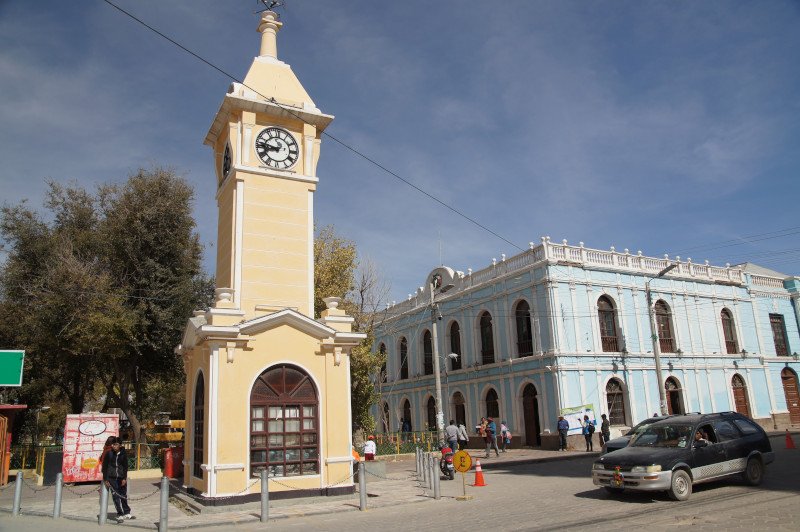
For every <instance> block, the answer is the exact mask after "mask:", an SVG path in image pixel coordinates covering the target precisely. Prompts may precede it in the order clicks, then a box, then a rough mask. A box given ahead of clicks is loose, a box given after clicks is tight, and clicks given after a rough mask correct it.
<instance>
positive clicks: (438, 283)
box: [428, 274, 453, 446]
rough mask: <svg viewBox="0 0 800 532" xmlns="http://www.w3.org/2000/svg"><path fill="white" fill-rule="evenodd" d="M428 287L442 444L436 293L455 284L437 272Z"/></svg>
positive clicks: (437, 421)
mask: <svg viewBox="0 0 800 532" xmlns="http://www.w3.org/2000/svg"><path fill="white" fill-rule="evenodd" d="M428 288H430V291H431V303H430V305H431V335H432V336H433V338H432V341H433V376H434V382H435V384H436V439H437V440H438V442H439V445H440V446H441V445H442V444H444V412H442V377H441V375H440V371H441V370H440V367H439V366H440V365H439V336H438V332H437V324H438V322H439V321H440V320H441V319H442V315H441V313H439V308H438V306H437V305H436V301H435V298H434V295H435V293H436V290H437V289H438V290H439V292H441V293H444V292H446V291H448V290H450V289H451V288H453V285H452V284H448V285H447V286H442V276H441V275H440V274H436V275H434V276H433V277H432V278H431V282H430V284H429V285H428Z"/></svg>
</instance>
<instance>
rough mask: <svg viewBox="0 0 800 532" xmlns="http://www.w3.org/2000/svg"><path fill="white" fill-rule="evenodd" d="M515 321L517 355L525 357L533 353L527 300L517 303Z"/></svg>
mask: <svg viewBox="0 0 800 532" xmlns="http://www.w3.org/2000/svg"><path fill="white" fill-rule="evenodd" d="M514 315H515V317H516V321H517V355H518V356H520V357H527V356H530V355H532V354H533V334H532V333H531V308H530V306H528V302H527V301H520V302H519V303H517V309H516V311H515V312H514Z"/></svg>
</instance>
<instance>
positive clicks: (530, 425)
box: [522, 384, 542, 447]
mask: <svg viewBox="0 0 800 532" xmlns="http://www.w3.org/2000/svg"><path fill="white" fill-rule="evenodd" d="M522 418H523V421H524V423H525V445H531V446H535V447H538V446H540V445H541V444H542V438H541V435H540V434H539V432H540V431H539V399H538V397H537V393H536V387H535V386H534V385H533V384H528V385H527V386H525V389H523V390H522Z"/></svg>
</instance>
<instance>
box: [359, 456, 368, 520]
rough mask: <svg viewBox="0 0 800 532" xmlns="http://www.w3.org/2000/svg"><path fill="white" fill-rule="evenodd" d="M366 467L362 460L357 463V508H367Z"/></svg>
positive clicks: (362, 509)
mask: <svg viewBox="0 0 800 532" xmlns="http://www.w3.org/2000/svg"><path fill="white" fill-rule="evenodd" d="M366 471H367V468H366V467H365V464H364V462H359V463H358V509H359V510H361V511H362V512H363V511H364V510H366V509H367V472H366Z"/></svg>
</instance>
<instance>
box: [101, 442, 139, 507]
mask: <svg viewBox="0 0 800 532" xmlns="http://www.w3.org/2000/svg"><path fill="white" fill-rule="evenodd" d="M103 483H105V485H106V487H107V488H109V489H110V490H111V496H112V498H113V500H114V507H115V508H116V509H117V522H118V523H122V522H123V521H124V520H126V519H134V517H133V514H131V507H130V506H128V453H126V452H125V448H124V447H122V440H121V439H120V438H119V437H118V436H114V439H113V440H112V441H111V449H109V450H108V451H106V454H105V455H104V457H103Z"/></svg>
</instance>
